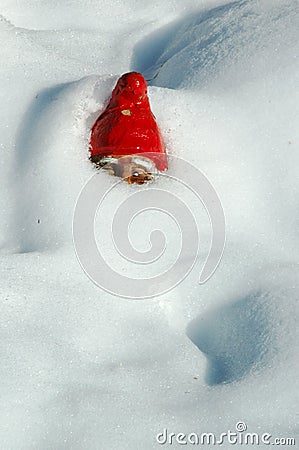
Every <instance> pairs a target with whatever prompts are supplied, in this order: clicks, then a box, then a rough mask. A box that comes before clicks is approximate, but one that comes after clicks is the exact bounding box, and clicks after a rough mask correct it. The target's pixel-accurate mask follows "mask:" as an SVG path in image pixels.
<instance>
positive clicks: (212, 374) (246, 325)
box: [187, 294, 269, 385]
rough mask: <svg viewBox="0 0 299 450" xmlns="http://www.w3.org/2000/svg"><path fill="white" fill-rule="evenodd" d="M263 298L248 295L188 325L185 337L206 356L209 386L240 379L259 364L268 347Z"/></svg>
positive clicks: (265, 311) (267, 325) (267, 326)
mask: <svg viewBox="0 0 299 450" xmlns="http://www.w3.org/2000/svg"><path fill="white" fill-rule="evenodd" d="M265 299H266V296H265V295H261V294H249V295H247V296H246V297H244V298H241V299H239V300H237V301H235V302H233V303H231V304H228V305H225V306H223V307H219V308H218V309H217V310H215V311H213V312H210V313H207V314H205V315H203V316H200V317H198V318H196V319H195V320H193V321H192V322H191V323H190V324H189V326H188V328H187V335H188V337H189V338H190V339H191V341H192V342H193V343H194V344H195V345H196V346H197V347H198V348H199V350H200V351H201V352H203V353H204V354H205V356H206V357H207V361H208V365H207V371H206V382H207V383H208V384H209V385H215V384H220V383H230V382H232V381H236V380H239V379H241V378H242V377H244V376H245V375H246V374H248V373H249V372H250V371H251V370H253V369H254V368H258V367H260V366H261V365H262V363H263V360H264V357H265V355H266V353H267V351H268V346H269V324H268V315H267V308H266V305H265Z"/></svg>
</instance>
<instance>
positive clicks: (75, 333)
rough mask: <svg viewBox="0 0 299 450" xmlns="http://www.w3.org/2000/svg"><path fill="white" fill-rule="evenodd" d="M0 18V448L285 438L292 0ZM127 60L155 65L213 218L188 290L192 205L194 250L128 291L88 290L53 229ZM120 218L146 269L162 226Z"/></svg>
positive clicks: (84, 171) (52, 8)
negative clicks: (163, 285) (185, 437)
mask: <svg viewBox="0 0 299 450" xmlns="http://www.w3.org/2000/svg"><path fill="white" fill-rule="evenodd" d="M1 14H2V16H1V18H0V38H1V42H2V45H1V50H0V52H1V61H2V65H1V71H0V77H1V84H0V86H1V89H0V95H1V107H0V116H1V141H0V145H1V155H2V157H1V161H0V179H1V193H2V195H1V198H0V204H1V216H0V231H1V234H0V244H1V290H2V312H1V322H2V326H1V330H2V331H1V354H2V357H1V379H2V383H1V406H0V408H1V425H0V428H1V448H3V449H14V450H16V449H18V450H19V449H22V450H23V449H24V450H25V449H26V450H27V449H28V450H29V449H30V450H32V449H39V450H40V449H78V450H79V449H80V450H82V449H84V450H85V449H86V450H87V449H108V448H109V449H149V450H151V449H153V448H158V447H159V444H158V443H156V441H155V436H156V434H157V433H159V432H161V431H162V429H163V428H167V429H168V430H169V432H175V433H179V432H183V433H190V432H196V433H202V432H214V433H219V434H220V433H221V432H226V431H227V430H228V429H230V430H233V431H234V430H235V424H236V423H237V422H238V421H240V420H242V421H244V422H246V424H247V427H248V429H247V431H250V432H260V433H265V432H268V433H271V434H272V435H273V436H274V437H297V439H299V437H298V434H296V433H297V430H298V424H297V422H296V407H297V405H298V394H297V392H298V381H297V380H298V337H299V336H298V326H297V323H296V321H297V317H298V301H297V298H298V293H299V286H298V233H297V230H298V200H299V195H298V184H299V177H298V163H299V156H298V155H299V153H298V138H299V136H298V134H299V133H298V104H299V102H298V100H299V99H298V85H299V80H298V78H299V76H298V74H299V71H298V41H299V39H298V38H299V33H298V30H299V27H298V25H299V23H298V1H296V0H292V1H291V0H280V1H278V0H277V1H276V0H274V1H271V2H269V1H266V0H264V1H254V0H252V1H236V2H227V1H200V2H197V1H195V0H193V1H184V2H180V1H171V0H165V1H164V2H158V1H153V2H150V3H149V2H143V1H142V2H141V1H138V2H137V1H133V0H130V1H126V2H121V1H117V2H110V1H107V0H106V1H102V2H97V1H94V0H89V1H84V2H83V1H81V0H78V1H60V2H56V1H44V2H36V1H33V0H24V1H22V2H18V3H15V2H13V1H11V0H3V1H2V12H1ZM128 70H140V71H143V72H144V74H145V75H146V76H147V78H153V77H154V76H155V78H154V79H153V80H152V82H151V83H150V85H151V86H150V89H149V94H150V101H151V104H152V108H153V110H154V113H155V115H156V117H157V119H158V121H159V125H160V128H161V130H162V133H163V135H164V138H165V141H166V143H167V147H168V149H169V151H170V152H171V153H173V154H174V155H178V156H181V157H183V158H185V159H187V160H188V161H190V162H192V163H193V164H194V165H196V166H197V167H199V168H200V169H201V170H202V171H203V172H204V173H205V174H206V175H207V176H208V178H209V180H210V181H211V182H212V183H213V185H214V187H215V189H216V190H217V192H218V193H219V195H220V197H221V201H222V204H223V207H224V210H225V214H226V221H227V244H226V249H225V253H224V256H223V260H222V263H221V265H220V267H219V268H218V270H217V271H216V273H215V275H214V276H213V277H212V278H211V279H210V280H209V281H208V282H207V283H206V284H205V285H202V286H199V285H198V284H197V280H198V274H199V272H200V269H201V267H202V264H203V260H204V257H205V255H206V251H207V248H208V246H209V236H210V228H209V221H208V219H207V217H206V214H205V211H204V209H203V208H202V206H201V205H195V204H194V205H193V204H192V208H193V211H194V212H195V214H197V217H199V223H200V225H201V230H200V233H201V239H202V247H201V251H200V255H199V259H198V262H197V263H196V265H195V268H194V270H193V271H192V274H191V275H190V276H189V277H188V278H186V279H185V281H184V282H183V283H181V284H180V285H179V286H178V287H177V288H176V289H175V290H173V291H171V292H169V293H168V294H166V295H164V296H162V297H159V298H156V299H152V300H144V301H132V300H131V301H130V300H125V299H120V298H116V297H113V296H112V295H110V294H107V293H105V292H103V291H101V290H100V289H98V288H97V287H96V286H95V285H93V284H92V283H91V282H90V280H89V279H88V278H87V277H86V276H85V274H84V273H83V271H82V269H81V267H80V266H79V263H78V261H77V259H76V257H75V254H74V250H73V245H72V231H71V230H72V215H73V210H74V206H75V202H76V198H77V197H78V194H79V192H80V189H81V188H82V187H83V185H84V183H85V182H86V181H87V180H88V178H89V177H90V176H91V175H92V174H93V173H94V169H93V168H92V167H91V165H90V164H89V161H88V140H89V133H90V127H91V125H92V123H93V121H94V119H95V118H96V117H97V114H98V113H99V111H101V110H102V108H103V106H104V104H105V101H106V100H107V97H108V96H109V94H110V92H111V89H112V87H113V85H114V83H115V80H116V79H117V77H118V76H119V75H120V74H121V73H124V72H126V71H128ZM111 74H113V75H111ZM100 176H102V179H103V183H105V184H106V185H107V188H108V187H109V186H110V185H111V183H112V180H111V179H110V178H109V177H108V176H107V175H106V174H101V175H100ZM165 183H167V181H165V180H158V182H157V184H158V185H159V187H162V188H163V186H165ZM168 183H169V181H168ZM136 189H142V188H136ZM171 189H172V190H173V192H175V193H177V194H178V195H179V194H180V195H182V197H183V198H184V199H186V202H187V201H188V195H187V192H185V190H184V189H183V188H182V187H181V186H179V185H177V184H175V183H173V186H172V187H171ZM131 191H132V188H131V187H129V186H126V185H121V186H120V187H119V190H118V191H116V192H114V194H113V196H114V197H113V201H111V203H110V206H111V205H116V204H117V202H121V201H122V199H124V198H126V196H127V195H128V194H129V193H130V192H131ZM189 201H191V203H192V202H193V201H194V199H193V198H192V197H191V198H189ZM110 206H109V204H108V205H106V206H105V208H106V209H104V211H103V212H102V217H101V214H100V215H99V217H98V219H97V227H99V226H100V225H99V223H100V221H101V220H102V222H101V223H102V225H101V227H103V226H104V227H106V228H104V229H107V230H108V229H109V214H110V216H111V214H113V211H112V209H113V208H112V207H110ZM138 220H139V222H138V221H136V223H135V224H133V225H132V226H133V228H132V235H131V238H132V240H133V242H134V238H135V239H136V241H135V244H136V246H137V247H138V248H140V249H141V250H142V249H143V248H144V247H145V248H146V246H147V242H148V241H147V239H148V236H149V233H150V231H151V229H153V228H152V226H154V228H155V227H157V226H159V228H161V229H163V226H164V227H165V233H167V230H168V231H169V233H170V236H169V248H168V249H167V252H166V254H165V255H164V259H163V260H162V261H161V262H160V263H159V262H157V264H158V266H156V269H155V270H158V271H159V270H161V269H163V270H165V269H166V266H167V263H172V261H173V255H174V253H175V252H176V248H177V243H176V241H175V233H176V232H177V230H176V228H175V226H173V225H171V224H170V223H169V219H168V218H166V217H164V215H162V216H160V217H159V215H158V213H153V214H152V216H151V215H149V216H147V217H146V218H144V219H143V220H142V218H140V217H139V219H138ZM134 227H135V228H134ZM101 229H103V228H101ZM98 230H99V228H98ZM98 234H99V236H98V239H99V242H101V245H102V247H103V251H104V253H105V254H106V258H107V261H109V263H111V264H112V265H113V264H114V265H115V267H116V268H119V267H123V265H122V264H123V263H122V262H120V261H118V258H119V256H117V255H115V249H114V247H113V244H112V242H111V239H110V237H109V233H108V232H107V236H106V235H104V236H103V233H102V232H101V233H99V232H98ZM159 264H160V265H159ZM138 270H139V272H138ZM138 270H137V272H138V273H137V275H138V274H139V275H141V276H143V275H144V272H142V271H143V268H139V269H138ZM125 271H126V273H127V275H128V276H129V274H130V273H131V272H130V268H128V267H125ZM172 447H173V448H181V446H179V445H178V444H177V445H173V446H172ZM203 447H204V448H205V446H203ZM206 447H207V448H208V446H206ZM224 448H229V444H227V446H225V447H224ZM234 448H241V446H240V445H234ZM242 448H243V447H242ZM251 448H258V447H257V446H251ZM284 448H288V447H284ZM290 448H291V447H290ZM293 448H294V447H293Z"/></svg>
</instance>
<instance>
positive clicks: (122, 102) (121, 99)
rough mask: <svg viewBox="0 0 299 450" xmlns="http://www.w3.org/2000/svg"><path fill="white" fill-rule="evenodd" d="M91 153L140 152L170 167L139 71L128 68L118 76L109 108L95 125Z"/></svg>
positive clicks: (116, 155) (158, 163)
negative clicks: (130, 70)
mask: <svg viewBox="0 0 299 450" xmlns="http://www.w3.org/2000/svg"><path fill="white" fill-rule="evenodd" d="M90 153H91V156H92V157H95V156H99V157H107V156H112V157H119V156H124V155H134V154H137V153H138V154H139V155H141V154H142V156H145V157H148V158H150V159H151V160H152V161H153V162H154V163H155V165H156V167H157V169H159V170H166V169H167V157H166V151H165V146H164V143H163V140H162V137H161V133H160V131H159V128H158V125H157V122H156V120H155V116H154V115H153V113H152V112H151V108H150V104H149V99H148V96H147V85H146V81H145V79H144V77H143V76H142V75H141V74H140V73H138V72H129V73H126V74H124V75H122V77H121V78H120V79H119V80H118V82H117V84H116V86H115V88H114V90H113V92H112V95H111V99H110V101H109V104H108V106H107V108H106V109H105V111H104V112H103V113H102V114H101V115H100V116H99V118H98V119H97V121H96V122H95V124H94V126H93V128H92V132H91V139H90Z"/></svg>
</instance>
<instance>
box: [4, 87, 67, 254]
mask: <svg viewBox="0 0 299 450" xmlns="http://www.w3.org/2000/svg"><path fill="white" fill-rule="evenodd" d="M71 84H72V83H63V84H58V85H56V86H53V87H51V88H47V89H43V90H42V91H40V92H39V93H38V94H37V95H36V96H35V97H34V99H33V100H32V102H31V104H30V106H29V108H28V110H27V111H26V112H25V114H24V118H23V120H22V122H21V124H20V126H19V130H18V132H17V139H16V147H15V163H14V165H13V175H14V179H15V186H14V205H13V218H12V223H13V230H12V231H13V241H14V242H13V245H14V246H15V247H16V248H17V250H18V251H19V252H20V253H28V252H32V251H36V250H42V248H43V244H42V242H43V241H45V239H48V238H50V236H51V233H52V231H51V225H50V224H48V225H45V226H44V223H43V221H41V222H42V223H40V216H39V212H38V211H41V205H43V204H44V203H45V202H47V201H48V202H49V201H50V199H49V186H51V183H52V180H51V174H50V173H47V171H45V170H43V169H42V167H41V162H43V164H44V166H45V167H47V158H48V157H49V155H48V153H47V152H48V149H47V145H48V142H49V138H48V124H47V121H46V120H45V115H46V113H47V111H48V109H49V108H50V107H52V105H53V103H54V102H56V101H58V100H59V96H60V94H61V93H62V92H63V91H64V90H65V89H66V88H68V87H69V86H70V85H71ZM44 214H45V213H44ZM42 236H43V237H42Z"/></svg>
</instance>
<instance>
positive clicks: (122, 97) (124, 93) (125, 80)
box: [112, 72, 147, 106]
mask: <svg viewBox="0 0 299 450" xmlns="http://www.w3.org/2000/svg"><path fill="white" fill-rule="evenodd" d="M112 98H113V100H114V101H116V102H117V103H118V104H119V105H123V106H125V105H132V104H136V105H140V104H141V103H143V102H144V101H145V102H146V101H147V86H146V81H145V79H144V77H143V76H142V75H141V74H140V73H137V72H130V73H126V74H124V75H123V76H122V77H121V78H120V79H119V80H118V82H117V85H116V86H115V89H114V91H113V95H112Z"/></svg>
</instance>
